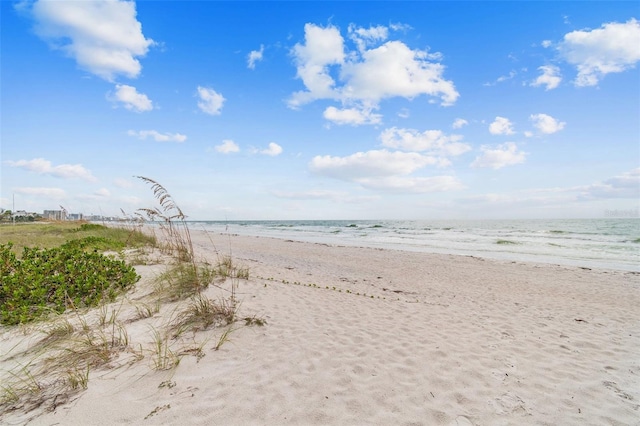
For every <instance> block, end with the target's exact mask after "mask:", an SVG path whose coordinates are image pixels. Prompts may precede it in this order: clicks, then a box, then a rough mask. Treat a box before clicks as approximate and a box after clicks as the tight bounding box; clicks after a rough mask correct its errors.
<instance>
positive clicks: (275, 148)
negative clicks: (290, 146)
mask: <svg viewBox="0 0 640 426" xmlns="http://www.w3.org/2000/svg"><path fill="white" fill-rule="evenodd" d="M259 152H260V154H263V155H268V156H270V157H275V156H277V155H280V154H282V147H281V146H280V145H278V144H277V143H275V142H270V143H269V145H268V146H267V148H265V149H263V150H261V151H259Z"/></svg>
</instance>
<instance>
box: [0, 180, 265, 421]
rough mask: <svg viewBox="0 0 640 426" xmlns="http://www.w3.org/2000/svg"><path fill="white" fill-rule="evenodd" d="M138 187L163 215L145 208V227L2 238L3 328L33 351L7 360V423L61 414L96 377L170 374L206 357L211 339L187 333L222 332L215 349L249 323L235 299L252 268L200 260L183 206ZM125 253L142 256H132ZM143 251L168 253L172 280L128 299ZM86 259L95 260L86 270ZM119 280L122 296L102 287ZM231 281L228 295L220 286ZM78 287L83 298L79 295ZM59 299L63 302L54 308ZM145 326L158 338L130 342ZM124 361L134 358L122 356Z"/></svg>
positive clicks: (33, 227) (0, 405)
mask: <svg viewBox="0 0 640 426" xmlns="http://www.w3.org/2000/svg"><path fill="white" fill-rule="evenodd" d="M140 179H142V180H143V181H144V182H146V183H148V184H150V185H151V186H152V190H153V192H154V195H155V196H156V198H157V201H158V203H159V207H154V208H144V209H140V210H139V211H138V217H137V219H135V220H133V221H131V222H130V223H128V224H126V225H125V226H116V227H107V226H104V225H100V224H89V223H78V222H75V223H68V222H64V223H63V222H60V223H58V222H56V223H35V224H19V225H15V226H13V225H3V229H2V230H3V231H7V232H2V233H0V237H1V238H0V254H2V259H0V272H2V277H3V286H2V288H1V289H0V290H2V291H0V299H1V300H0V302H2V306H3V308H2V309H0V313H2V316H1V317H0V319H6V321H3V322H4V325H13V326H15V327H16V328H15V329H14V330H15V331H18V330H19V329H21V328H23V327H26V328H25V329H24V330H25V331H24V336H25V338H24V340H25V341H27V342H28V343H27V344H26V345H25V344H24V343H18V344H16V345H15V346H14V347H12V348H11V349H10V350H9V351H8V352H7V353H2V354H0V361H2V362H3V365H2V368H0V383H1V384H2V385H1V387H0V419H1V418H2V412H9V411H16V410H19V411H23V412H25V413H29V412H31V411H34V410H36V409H38V408H45V409H55V407H56V406H57V405H59V404H61V403H64V402H65V401H68V400H69V398H70V395H72V394H73V393H75V392H80V391H82V390H85V389H87V388H88V387H89V386H90V383H89V382H90V380H89V379H90V377H91V376H92V375H93V372H94V371H95V370H100V369H104V368H107V367H108V368H118V366H121V365H123V363H126V362H137V361H140V360H142V359H145V358H150V359H151V361H152V367H153V368H154V369H155V370H170V369H173V368H176V367H177V366H178V365H179V363H180V359H181V358H182V357H183V356H185V355H194V356H196V357H197V358H198V359H200V358H202V357H203V356H204V344H205V343H206V342H208V341H209V338H206V339H205V340H204V341H203V343H200V344H196V345H195V346H194V345H193V342H191V343H189V344H187V343H188V342H186V341H185V339H180V336H181V335H182V334H184V333H185V332H192V333H194V336H195V334H196V333H198V332H201V331H203V330H206V329H208V328H216V327H224V330H223V331H222V332H221V335H220V337H219V338H218V340H217V343H216V345H215V347H214V349H216V350H217V349H219V348H220V346H221V345H222V344H224V343H225V342H227V341H228V340H229V335H230V334H231V333H232V332H233V331H235V330H237V328H233V324H234V323H236V322H238V321H241V318H240V317H239V315H238V310H239V306H240V303H239V301H238V299H237V297H236V290H237V287H238V281H239V280H241V279H248V278H249V269H248V268H246V267H243V266H240V265H237V264H236V263H235V262H234V261H233V259H232V257H231V256H219V255H217V251H216V256H217V262H215V263H214V264H211V263H209V262H207V261H205V260H199V259H198V258H197V257H196V255H195V251H194V247H193V244H192V242H191V235H190V232H189V227H188V226H187V223H186V221H185V218H186V216H185V215H184V214H183V212H182V210H180V208H179V207H178V205H177V203H175V201H174V200H173V198H172V197H171V195H170V194H169V193H168V191H167V190H166V189H165V188H164V187H163V186H161V185H160V184H159V183H157V182H155V181H153V180H151V179H148V178H143V177H140ZM143 216H146V219H147V220H153V221H160V227H159V229H160V231H161V234H162V235H161V236H160V238H158V237H156V236H155V234H153V233H151V235H149V232H148V229H147V232H146V233H145V232H143V231H142V229H143V225H144V222H143V220H142V219H143ZM152 228H153V227H152ZM156 229H157V228H156ZM125 248H136V250H128V251H127V252H125V251H124V249H125ZM141 250H142V251H143V252H144V253H145V256H146V255H147V254H153V253H156V254H157V253H158V251H160V252H161V253H164V255H163V256H162V255H161V256H159V257H158V258H159V259H161V258H163V259H164V261H163V263H165V264H166V271H165V272H164V273H161V274H159V276H158V277H156V279H155V291H151V292H150V293H149V292H147V293H146V294H145V295H144V296H142V297H141V298H140V297H138V298H136V299H135V300H130V299H129V297H128V296H126V294H124V293H125V292H129V291H130V290H133V289H134V286H135V283H136V281H137V280H138V279H139V276H138V275H137V273H136V272H135V269H134V268H133V266H132V265H130V264H127V259H129V260H130V261H131V260H133V262H135V263H136V264H145V262H144V259H141V255H140V252H141ZM105 252H116V254H115V255H105V254H104V253H105ZM167 254H168V255H169V256H168V257H167ZM34 259H35V260H34ZM87 259H89V260H90V261H89V262H88V263H87V262H84V261H85V260H87ZM52 262H53V263H52ZM41 267H42V268H41ZM52 268H53V269H52ZM113 271H116V272H118V274H116V276H109V277H108V278H109V279H111V281H113V284H115V285H118V284H121V285H120V287H122V288H121V289H120V290H118V291H116V290H114V289H112V288H111V287H110V285H111V284H109V283H110V282H111V281H109V282H105V281H104V280H103V279H102V278H104V277H105V276H107V275H108V272H113ZM96 274H97V275H96ZM105 274H106V275H105ZM96 277H97V278H96ZM94 278H95V279H94ZM52 279H53V281H51V280H52ZM227 280H230V281H231V286H230V290H227V289H225V288H223V287H222V284H223V283H224V282H225V281H227ZM147 281H151V282H153V280H152V279H148V280H147ZM211 285H214V286H216V287H218V289H219V290H220V291H221V292H222V294H223V295H224V296H223V297H219V298H216V299H212V298H209V297H207V296H206V295H205V294H204V291H205V290H206V289H207V288H208V287H209V286H211ZM227 287H228V286H227ZM77 288H81V289H83V293H81V294H76V293H74V291H75V290H77ZM25 289H26V290H25ZM27 290H28V291H27ZM34 295H35V296H38V297H36V298H35V299H34V298H33V297H32V296H34ZM53 295H57V296H59V300H58V301H57V302H55V303H54V304H52V301H54V300H56V299H52V296H53ZM102 295H104V296H108V297H102ZM167 304H170V305H169V306H171V309H173V311H172V312H173V313H172V314H167V312H166V310H165V312H164V313H165V314H167V315H168V316H169V318H170V319H169V320H168V321H164V322H163V323H162V324H157V321H156V322H154V319H153V317H154V315H155V314H157V313H159V312H161V311H162V310H163V307H164V306H166V305H167ZM176 313H177V314H176ZM5 314H6V315H5ZM146 319H148V320H149V323H148V327H149V330H150V333H149V334H150V337H149V336H148V337H149V338H148V339H146V340H143V341H142V342H138V341H136V342H134V341H132V337H131V336H130V334H129V331H128V329H127V324H129V323H131V322H133V321H140V320H146ZM28 324H29V325H28ZM254 324H256V325H263V324H264V321H263V320H261V319H260V318H257V317H252V320H251V321H246V320H245V322H244V325H245V326H249V325H254ZM7 330H11V329H10V328H7ZM34 331H35V332H36V333H35V334H34V333H33V332H34ZM39 335H41V336H40V337H39ZM137 339H138V340H139V339H140V337H139V336H138V337H137ZM194 341H195V339H194ZM185 345H186V346H185ZM125 352H126V353H128V354H129V355H130V356H128V357H122V356H120V355H119V354H122V353H125ZM131 358H133V360H131ZM5 361H7V362H6V363H5Z"/></svg>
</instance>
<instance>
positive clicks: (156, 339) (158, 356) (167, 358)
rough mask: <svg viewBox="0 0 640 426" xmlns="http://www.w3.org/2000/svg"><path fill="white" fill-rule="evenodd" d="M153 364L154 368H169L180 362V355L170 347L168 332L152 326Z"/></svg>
mask: <svg viewBox="0 0 640 426" xmlns="http://www.w3.org/2000/svg"><path fill="white" fill-rule="evenodd" d="M152 333H153V344H154V349H153V358H152V359H153V366H154V368H155V369H156V370H170V369H172V368H175V367H177V366H178V364H180V356H179V355H178V354H177V353H176V352H174V351H173V350H172V349H171V347H170V339H169V334H168V333H166V332H164V333H163V332H160V331H158V330H157V329H155V328H152Z"/></svg>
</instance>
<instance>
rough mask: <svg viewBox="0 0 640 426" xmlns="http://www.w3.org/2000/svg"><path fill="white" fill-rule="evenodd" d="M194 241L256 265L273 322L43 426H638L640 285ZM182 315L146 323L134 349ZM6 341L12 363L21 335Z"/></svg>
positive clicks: (256, 243) (118, 379)
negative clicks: (150, 333) (159, 327)
mask: <svg viewBox="0 0 640 426" xmlns="http://www.w3.org/2000/svg"><path fill="white" fill-rule="evenodd" d="M192 240H193V244H194V248H195V250H196V253H197V255H198V256H202V257H204V258H206V259H207V260H208V261H210V262H215V261H216V259H219V258H220V257H222V256H231V257H232V258H233V260H234V262H235V263H237V264H242V265H245V266H247V267H248V268H249V271H250V278H249V280H247V281H244V280H241V281H240V282H239V287H238V298H239V300H240V302H241V305H240V310H241V315H242V316H243V317H244V316H249V317H251V316H255V317H259V318H264V319H265V320H266V325H265V326H264V327H242V326H238V328H237V330H234V332H233V334H232V335H231V337H230V342H229V343H227V344H225V345H224V346H222V347H221V348H220V350H217V351H216V350H214V349H213V348H212V347H213V346H214V342H215V340H216V339H217V337H218V335H219V334H220V330H219V329H211V330H206V331H202V332H198V333H196V334H194V335H193V337H192V338H193V340H194V342H197V343H198V344H202V347H203V349H204V356H203V357H201V358H196V357H194V356H184V357H183V358H182V359H181V362H180V364H179V365H178V366H177V367H176V368H175V369H173V370H170V371H154V370H150V369H149V366H148V365H147V364H145V363H144V362H142V363H134V364H124V365H121V366H114V367H113V368H111V369H105V370H102V371H96V372H95V373H92V377H91V380H90V382H89V385H88V389H87V390H85V391H83V392H81V393H79V394H78V395H77V396H75V397H74V399H72V400H71V401H69V402H68V403H67V404H64V405H60V406H59V407H57V408H55V409H54V410H53V411H51V412H45V413H43V414H42V415H41V416H39V417H36V418H35V419H33V420H32V421H31V422H30V423H29V424H30V425H50V424H53V423H60V424H86V425H92V424H96V425H97V424H139V423H145V424H150V425H174V424H184V422H185V419H188V422H189V423H190V424H203V425H204V424H229V425H246V424H264V425H276V424H277V425H280V424H287V425H303V424H304V425H327V424H330V425H343V424H376V425H383V424H425V425H447V426H448V425H465V426H468V425H486V424H497V425H500V424H527V425H528V424H532V425H534V424H565V425H600V424H634V422H635V423H637V418H638V414H639V413H640V312H638V310H637V306H640V280H639V276H638V274H635V273H630V272H623V271H612V270H596V269H593V270H587V269H581V268H579V267H567V266H558V265H547V264H534V263H523V262H510V261H493V260H489V259H483V258H478V257H467V256H456V255H439V254H427V253H416V252H406V251H396V250H385V249H375V248H354V247H339V246H329V245H324V244H317V243H304V242H293V241H286V240H281V239H274V238H267V237H250V236H241V235H229V234H222V235H220V234H213V233H207V232H204V231H192ZM143 268H147V267H143ZM156 270H157V269H156ZM141 285H142V284H141ZM218 291H219V289H217V288H215V287H210V288H209V289H208V290H207V291H206V294H207V296H209V297H212V298H215V297H216V295H218V294H219V292H218ZM170 317H171V311H169V310H161V311H160V312H159V313H158V314H156V315H155V316H154V317H153V318H150V319H147V320H144V321H140V322H134V323H131V325H130V326H128V331H129V335H130V340H131V341H132V342H133V344H134V345H136V344H138V343H139V342H145V339H147V340H148V338H147V337H146V335H145V333H148V328H149V325H148V324H157V323H160V322H162V321H168V320H169V319H170ZM146 321H155V322H151V323H146ZM15 331H17V329H16V330H15ZM8 334H11V333H10V332H5V333H3V340H2V341H1V342H0V344H1V345H2V349H3V352H4V351H7V350H8V349H9V348H10V347H11V345H14V344H15V339H18V338H19V337H17V336H13V335H11V336H8ZM23 339H24V337H23ZM163 384H164V385H163ZM0 418H1V417H0ZM18 419H20V418H18V417H7V418H6V419H3V421H6V422H7V424H23V422H20V421H17V420H18ZM22 419H23V418H22ZM11 421H13V423H12V422H11Z"/></svg>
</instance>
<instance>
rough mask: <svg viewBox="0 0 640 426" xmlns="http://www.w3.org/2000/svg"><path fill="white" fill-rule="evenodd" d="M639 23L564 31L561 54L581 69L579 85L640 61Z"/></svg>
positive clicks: (598, 79)
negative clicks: (565, 32) (566, 32)
mask: <svg viewBox="0 0 640 426" xmlns="http://www.w3.org/2000/svg"><path fill="white" fill-rule="evenodd" d="M638 46H640V22H638V21H637V20H636V19H633V18H632V19H629V20H628V21H627V22H624V23H620V22H610V23H606V24H603V25H602V26H601V27H600V28H597V29H594V30H579V31H572V32H570V33H568V34H565V36H564V38H563V40H562V41H561V42H560V44H559V45H558V50H559V52H560V55H561V57H562V58H563V59H564V60H565V61H567V62H568V63H570V64H572V65H574V66H575V67H576V68H577V70H578V75H577V76H576V79H575V85H576V86H595V85H597V84H598V82H599V81H600V80H601V79H602V78H604V76H605V75H607V74H610V73H618V72H623V71H626V70H628V69H631V68H633V67H635V65H636V64H637V63H638V62H639V61H640V49H639V48H638Z"/></svg>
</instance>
